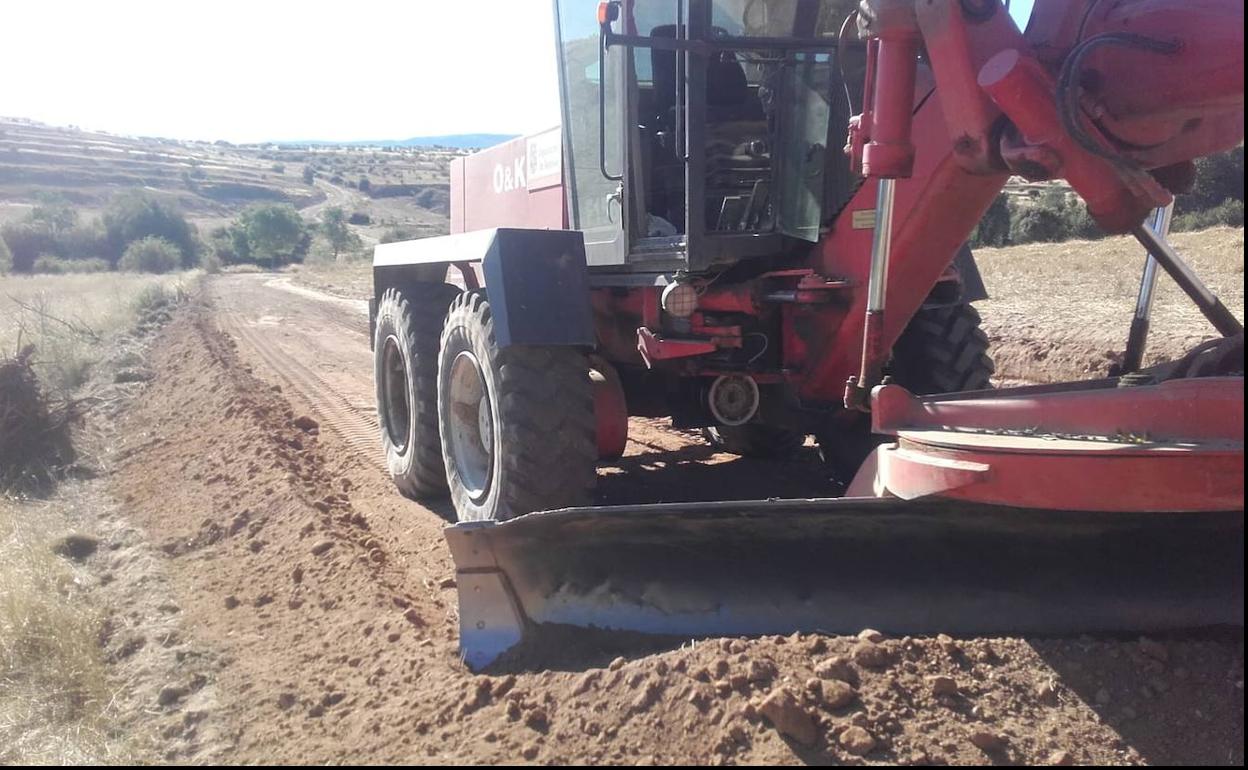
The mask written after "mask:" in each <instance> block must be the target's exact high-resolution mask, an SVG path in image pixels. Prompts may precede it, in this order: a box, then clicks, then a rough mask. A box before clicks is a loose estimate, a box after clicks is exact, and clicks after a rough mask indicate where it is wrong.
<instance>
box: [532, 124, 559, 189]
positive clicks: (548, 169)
mask: <svg viewBox="0 0 1248 770" xmlns="http://www.w3.org/2000/svg"><path fill="white" fill-rule="evenodd" d="M525 157H526V158H527V160H526V164H525V165H526V171H527V174H526V176H527V177H528V188H529V191H530V192H532V191H533V190H540V189H542V188H543V187H552V186H554V185H557V184H559V183H560V182H561V181H563V180H562V173H563V140H562V134H561V133H560V131H559V129H558V128H552V129H550V130H549V131H543V132H542V133H540V134H534V135H533V136H530V137H529V138H528V139H527V140H525Z"/></svg>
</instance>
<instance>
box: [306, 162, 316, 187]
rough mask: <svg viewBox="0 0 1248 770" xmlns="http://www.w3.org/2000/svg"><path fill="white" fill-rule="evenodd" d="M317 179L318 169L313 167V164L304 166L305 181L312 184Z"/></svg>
mask: <svg viewBox="0 0 1248 770" xmlns="http://www.w3.org/2000/svg"><path fill="white" fill-rule="evenodd" d="M315 179H316V169H314V168H312V167H311V166H304V167H303V183H304V184H312V182H313V181H314V180H315Z"/></svg>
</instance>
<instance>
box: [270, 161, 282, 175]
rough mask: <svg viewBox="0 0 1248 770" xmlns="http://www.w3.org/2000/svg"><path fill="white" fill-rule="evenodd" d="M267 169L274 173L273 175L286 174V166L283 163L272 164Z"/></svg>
mask: <svg viewBox="0 0 1248 770" xmlns="http://www.w3.org/2000/svg"><path fill="white" fill-rule="evenodd" d="M269 169H270V170H271V171H272V172H273V173H275V174H285V173H286V164H284V163H274V164H273V165H272V166H269Z"/></svg>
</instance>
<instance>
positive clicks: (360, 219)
mask: <svg viewBox="0 0 1248 770" xmlns="http://www.w3.org/2000/svg"><path fill="white" fill-rule="evenodd" d="M372 221H373V218H372V217H370V216H369V215H368V212H367V211H352V212H351V216H350V217H348V218H347V222H349V223H350V224H353V225H367V224H371V223H372Z"/></svg>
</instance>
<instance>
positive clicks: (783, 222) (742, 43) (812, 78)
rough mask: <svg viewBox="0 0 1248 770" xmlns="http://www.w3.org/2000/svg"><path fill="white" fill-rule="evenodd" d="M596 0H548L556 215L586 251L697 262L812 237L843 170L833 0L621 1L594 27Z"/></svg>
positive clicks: (626, 264)
mask: <svg viewBox="0 0 1248 770" xmlns="http://www.w3.org/2000/svg"><path fill="white" fill-rule="evenodd" d="M598 6H599V3H598V1H597V0H556V18H557V20H558V29H557V32H558V48H559V70H560V87H561V97H562V104H563V112H564V114H563V126H564V157H565V169H566V171H565V185H566V189H567V207H568V218H569V221H570V223H571V226H572V227H573V228H575V229H578V230H581V231H583V232H584V233H585V241H586V256H587V259H588V261H589V263H590V265H592V266H595V267H598V268H603V269H609V268H610V266H619V267H620V269H621V270H622V271H625V272H649V271H654V272H663V271H671V270H689V271H695V272H697V271H706V270H708V269H717V268H721V267H724V266H727V265H731V264H732V263H734V262H736V261H737V260H740V259H742V258H746V257H764V256H778V255H783V254H788V253H792V252H794V251H798V250H801V249H803V248H807V247H808V246H809V244H811V243H814V242H815V241H817V240H818V238H819V236H820V233H821V228H822V225H823V223H824V222H825V221H826V219H827V216H826V215H827V214H831V213H835V212H834V211H832V212H830V211H828V210H827V209H828V206H829V204H830V203H831V202H832V201H837V200H842V199H843V198H844V196H845V194H846V192H847V191H849V190H852V188H853V187H854V185H855V183H854V181H853V180H852V178H851V175H850V172H849V165H848V161H847V160H846V159H845V158H844V156H843V154H842V152H841V148H842V147H843V146H844V143H845V126H846V124H847V121H848V118H849V116H850V114H851V105H850V104H849V100H848V96H847V90H846V88H845V86H844V84H843V82H842V79H841V75H840V70H841V63H842V62H839V61H838V57H837V38H838V32H839V28H840V22H841V20H842V19H844V18H845V13H846V8H845V6H846V3H845V2H843V1H842V2H835V1H834V0H789V2H782V3H774V2H767V3H764V2H762V0H687V2H673V0H621V2H618V3H612V4H606V8H605V9H604V10H605V11H607V12H608V13H610V14H611V15H614V16H615V17H616V18H614V20H612V21H610V22H609V23H607V24H603V25H601V26H600V24H599V22H598ZM856 58H860V57H856ZM859 88H860V86H859ZM596 272H600V271H596Z"/></svg>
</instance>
